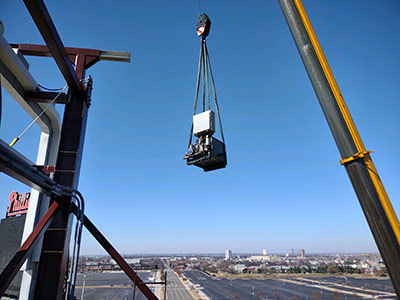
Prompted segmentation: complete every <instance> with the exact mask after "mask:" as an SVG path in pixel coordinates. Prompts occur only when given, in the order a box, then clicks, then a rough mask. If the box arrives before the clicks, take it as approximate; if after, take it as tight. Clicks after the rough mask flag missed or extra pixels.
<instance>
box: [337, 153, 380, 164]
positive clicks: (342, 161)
mask: <svg viewBox="0 0 400 300" xmlns="http://www.w3.org/2000/svg"><path fill="white" fill-rule="evenodd" d="M372 152H374V151H372V150H369V151H360V152H357V153H356V154H354V155H353V156H350V157H348V158H341V159H340V164H341V165H342V166H343V165H345V164H348V163H349V162H351V161H353V160H356V159H358V158H364V157H365V156H367V155H369V154H370V153H372Z"/></svg>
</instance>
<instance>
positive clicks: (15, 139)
mask: <svg viewBox="0 0 400 300" xmlns="http://www.w3.org/2000/svg"><path fill="white" fill-rule="evenodd" d="M67 86H68V84H66V85H65V86H64V87H63V88H62V89H61V91H60V92H59V93H58V94H57V96H55V97H54V99H53V100H52V101H51V102H50V104H53V103H54V102H55V101H56V100H57V99H58V97H60V95H61V94H62V92H63V91H64V90H65V89H66V88H67ZM49 106H50V105H48V106H46V108H45V109H43V110H42V112H41V113H40V114H38V115H37V116H36V118H35V119H33V121H32V122H31V123H30V124H29V125H28V127H26V128H25V130H24V131H22V132H21V134H20V135H19V136H17V137H16V138H14V139H13V141H12V142H11V143H10V147H13V146H14V145H15V144H16V143H17V142H18V141H19V140H20V139H21V138H22V137H23V136H24V134H25V133H26V132H27V131H28V130H29V128H31V127H32V125H33V124H35V122H36V121H37V120H38V119H39V118H40V117H41V116H42V115H43V114H44V113H45V112H46V110H47V109H48V108H49Z"/></svg>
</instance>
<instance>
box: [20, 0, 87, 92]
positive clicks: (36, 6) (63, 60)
mask: <svg viewBox="0 0 400 300" xmlns="http://www.w3.org/2000/svg"><path fill="white" fill-rule="evenodd" d="M24 3H25V6H26V7H27V9H28V10H29V13H30V14H31V16H32V18H33V20H34V22H35V24H36V26H37V28H38V29H39V31H40V34H41V35H42V37H43V39H44V41H45V42H46V44H47V46H48V47H49V50H50V52H51V53H52V56H53V57H54V60H55V61H56V63H57V66H58V67H59V69H60V71H61V73H62V74H63V76H64V78H65V81H66V82H67V83H68V85H69V87H70V88H71V89H72V90H73V91H74V92H79V91H81V89H82V85H81V83H80V82H79V79H78V75H77V74H76V72H75V69H74V66H73V64H72V63H71V61H70V59H69V57H68V54H67V52H66V50H65V48H64V45H63V42H62V41H61V38H60V36H59V35H58V32H57V29H56V27H55V26H54V23H53V21H52V19H51V17H50V14H49V12H48V10H47V8H46V5H45V4H44V2H43V1H42V0H24Z"/></svg>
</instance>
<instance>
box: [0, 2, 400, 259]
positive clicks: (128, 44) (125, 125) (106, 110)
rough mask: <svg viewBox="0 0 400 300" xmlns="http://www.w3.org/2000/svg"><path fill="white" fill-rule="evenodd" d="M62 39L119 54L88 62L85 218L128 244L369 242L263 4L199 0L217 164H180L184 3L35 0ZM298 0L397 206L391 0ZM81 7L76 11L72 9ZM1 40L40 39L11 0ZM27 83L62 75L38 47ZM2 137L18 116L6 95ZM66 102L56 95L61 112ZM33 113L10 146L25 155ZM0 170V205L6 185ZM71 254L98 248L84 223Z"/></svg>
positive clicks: (284, 31) (277, 16) (329, 141)
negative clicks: (216, 127) (120, 57)
mask: <svg viewBox="0 0 400 300" xmlns="http://www.w3.org/2000/svg"><path fill="white" fill-rule="evenodd" d="M46 2H47V6H48V9H49V11H50V13H51V15H52V17H53V20H54V21H55V25H56V27H57V29H58V31H59V33H60V35H61V37H62V39H63V42H64V44H65V45H66V46H76V47H85V48H98V49H103V50H120V51H131V53H132V62H131V63H129V64H128V63H118V62H100V63H98V64H97V65H95V66H94V67H92V68H91V69H90V70H89V72H88V74H91V75H92V76H93V79H94V91H93V103H92V106H91V108H90V114H89V120H88V126H87V133H86V143H85V149H84V157H83V163H82V171H81V177H80V184H79V189H80V190H81V191H82V193H83V194H84V196H85V198H86V203H87V210H86V212H87V215H88V216H89V217H90V218H91V219H92V220H93V222H94V223H95V224H96V225H97V226H98V227H99V228H100V229H101V230H102V231H103V233H105V235H106V236H107V237H108V238H109V239H110V241H111V242H112V243H113V244H114V245H115V246H116V247H117V248H118V249H119V250H120V251H122V252H124V253H171V252H221V253H222V252H223V251H224V250H225V249H226V248H230V249H232V250H233V252H261V250H262V249H267V251H268V252H289V251H290V249H292V248H305V249H306V251H307V252H361V251H376V247H375V243H374V241H373V239H372V236H371V233H370V231H369V228H368V226H367V223H366V221H365V218H364V216H363V214H362V211H361V208H360V205H359V203H358V200H357V198H356V196H355V193H354V191H353V189H352V187H351V184H350V181H349V179H348V177H347V175H346V172H345V170H344V168H343V167H341V166H340V165H339V159H340V157H339V153H338V151H337V149H336V146H335V144H334V141H333V138H332V136H331V133H330V131H329V128H328V126H327V124H326V121H325V119H324V117H323V114H322V111H321V109H320V107H319V104H318V102H317V99H316V96H315V94H314V91H313V89H312V87H311V84H310V82H309V79H308V77H307V75H306V71H305V69H304V66H303V64H302V62H301V60H300V57H299V54H298V52H297V50H296V48H295V44H294V42H293V39H292V37H291V35H290V33H289V29H288V27H287V25H286V22H285V20H284V18H283V15H282V12H281V10H280V7H279V5H278V2H277V1H275V0H268V1H261V0H254V1H239V0H214V1H213V0H209V5H208V6H209V8H208V13H209V15H210V17H211V19H212V22H213V24H212V28H211V33H210V36H209V38H208V47H209V52H210V57H211V62H212V65H213V71H214V76H215V81H216V87H217V92H218V95H219V101H220V108H221V113H222V120H223V125H224V129H225V138H226V142H227V151H228V167H227V168H226V169H224V170H219V171H216V172H210V173H204V172H203V171H202V170H201V169H198V168H195V167H188V166H186V164H185V162H184V160H183V159H182V156H183V154H184V152H185V150H186V149H185V148H186V145H187V141H188V134H189V130H190V124H191V117H192V116H191V114H192V109H193V108H192V107H193V101H194V89H195V80H196V69H197V60H198V52H199V48H200V41H199V39H198V37H197V35H196V33H195V30H194V25H195V22H196V19H197V15H198V8H197V7H198V6H197V5H198V3H197V1H195V0H190V1H188V0H185V1H183V0H181V1H177V0H175V1H174V0H172V1H158V0H154V1H144V0H142V1H112V2H110V1H97V0H96V1H95V0H87V1H84V2H82V1H77V0H74V1H46ZM304 6H305V8H306V10H307V12H308V14H309V17H310V19H311V22H312V24H313V26H314V28H315V31H316V33H317V35H318V38H319V39H320V42H321V45H322V47H323V49H324V51H325V54H326V56H327V59H328V61H329V63H330V65H331V68H332V70H333V73H334V75H335V76H336V79H337V81H338V84H339V86H340V88H341V91H342V93H343V95H344V97H345V100H346V101H347V104H348V106H349V109H350V112H351V114H352V116H353V118H354V120H355V122H356V125H357V127H358V129H359V131H360V134H361V136H362V138H363V140H364V143H365V145H366V147H367V148H368V149H373V150H374V151H375V153H374V154H373V159H374V162H375V164H376V166H377V168H378V171H379V173H380V175H381V178H382V180H383V183H384V185H385V187H386V189H387V192H388V194H389V196H390V198H391V201H392V203H393V205H394V207H395V209H396V211H397V212H400V202H399V198H400V186H399V182H400V159H399V156H398V151H399V150H398V149H399V148H400V134H399V128H400V127H399V120H400V119H399V117H398V115H399V114H400V101H399V100H400V96H399V95H400V85H399V72H398V70H400V59H399V56H398V53H399V47H400V36H399V34H398V28H399V27H400V19H399V18H398V15H399V12H400V3H399V2H398V1H396V0H386V1H379V3H378V2H376V1H372V0H368V1H367V0H357V1H344V0H341V1H317V0H304ZM80 9H81V10H80ZM0 18H1V19H2V20H3V22H4V24H5V36H6V38H7V39H8V41H9V42H13V43H38V44H39V43H40V44H41V43H43V40H42V39H41V36H40V34H39V32H38V30H37V29H36V27H35V26H34V24H33V21H32V19H31V17H30V15H29V14H28V12H27V10H26V8H25V7H24V5H23V2H22V1H1V4H0ZM28 60H29V63H30V64H31V72H32V74H33V75H34V76H35V78H36V79H37V81H38V82H39V83H40V84H42V85H44V86H48V87H62V86H63V85H64V84H65V83H64V81H63V78H62V76H61V75H60V73H59V72H58V70H57V68H56V66H55V64H54V62H53V61H52V60H51V59H49V58H32V57H28ZM4 94H5V95H4V108H3V124H2V126H1V129H0V138H1V139H3V140H5V141H7V142H9V141H11V140H12V139H13V138H14V137H15V136H16V135H18V134H19V133H20V132H21V131H22V130H23V129H24V128H25V127H26V125H27V124H29V122H30V118H29V116H28V115H27V114H26V113H25V112H24V111H23V110H22V109H21V108H20V107H19V106H18V105H17V104H16V102H15V101H14V100H13V99H11V98H10V96H9V95H8V94H6V93H4ZM62 110H63V107H62V106H60V107H59V111H60V112H62ZM39 133H40V130H39V127H38V126H37V125H35V126H34V127H33V128H32V129H31V130H30V131H29V132H28V134H26V136H25V137H24V138H23V139H22V140H21V141H20V142H19V143H18V144H17V145H16V149H18V150H19V151H21V152H22V153H24V154H25V155H26V156H28V157H30V158H31V159H32V160H34V159H35V157H36V151H37V145H38V141H39ZM13 190H17V191H19V192H21V193H22V192H27V191H29V188H28V187H26V186H23V185H22V184H19V183H18V182H17V181H15V180H13V179H10V178H8V177H7V176H5V175H4V174H0V215H1V216H4V215H5V212H6V209H7V205H8V195H9V193H10V192H11V191H13ZM82 253H84V254H94V253H102V250H101V248H100V247H99V246H98V245H97V242H96V241H95V240H94V239H93V238H91V237H90V236H89V234H88V233H87V232H86V233H85V235H84V238H83V246H82Z"/></svg>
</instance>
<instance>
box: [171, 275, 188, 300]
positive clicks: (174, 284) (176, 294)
mask: <svg viewBox="0 0 400 300" xmlns="http://www.w3.org/2000/svg"><path fill="white" fill-rule="evenodd" d="M167 300H194V299H193V297H192V295H190V293H189V292H188V291H187V289H186V288H185V286H184V285H183V284H182V282H181V281H180V280H179V278H178V276H176V274H175V273H174V272H173V271H171V270H168V271H167Z"/></svg>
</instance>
